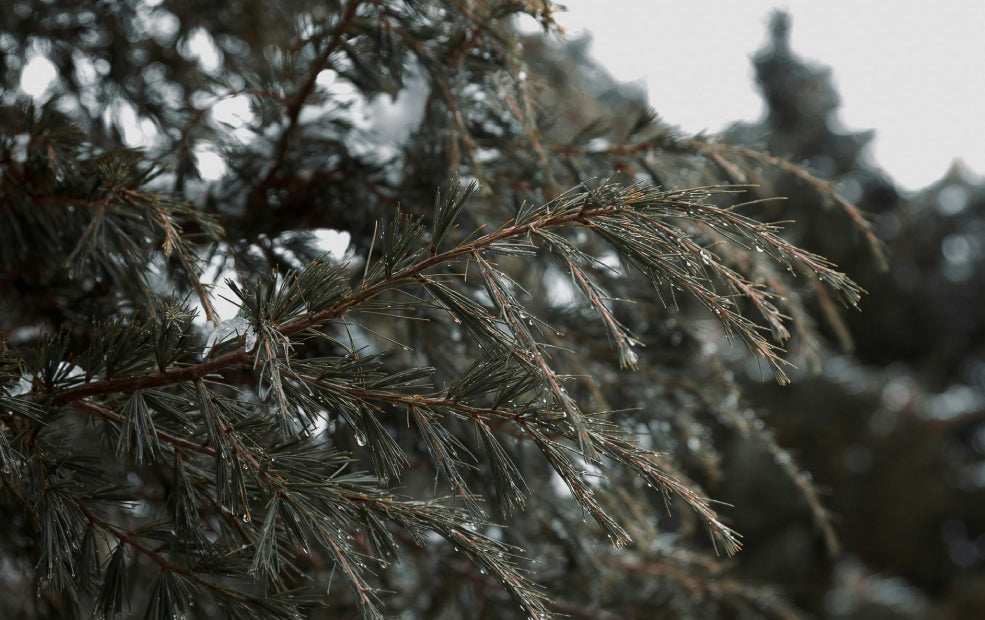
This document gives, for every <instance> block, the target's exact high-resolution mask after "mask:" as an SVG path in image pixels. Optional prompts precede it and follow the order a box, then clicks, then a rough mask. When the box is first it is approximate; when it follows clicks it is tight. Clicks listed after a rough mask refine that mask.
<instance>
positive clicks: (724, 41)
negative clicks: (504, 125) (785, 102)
mask: <svg viewBox="0 0 985 620" xmlns="http://www.w3.org/2000/svg"><path fill="white" fill-rule="evenodd" d="M561 3H562V4H564V5H565V6H567V7H568V12H567V13H562V14H559V15H558V16H557V17H558V22H559V23H560V24H561V25H562V26H563V27H564V28H565V30H566V31H567V33H568V35H569V36H577V35H578V34H579V33H582V32H584V31H585V30H586V29H587V30H588V31H590V32H591V34H592V36H593V44H592V47H591V50H592V52H591V53H592V55H593V56H594V57H595V58H596V59H597V60H598V61H599V62H600V63H601V64H602V65H604V66H605V67H606V68H607V69H608V70H609V72H610V73H612V74H613V76H614V77H615V78H616V79H617V80H620V81H639V80H642V81H643V82H644V83H645V84H646V85H647V90H648V91H649V97H650V103H651V104H652V105H653V107H654V108H655V109H656V110H657V112H658V113H659V114H660V115H661V117H662V118H663V119H664V120H665V121H667V122H669V123H671V124H674V125H678V126H679V127H681V128H682V129H683V130H685V131H688V132H697V131H701V130H703V129H707V130H709V131H719V130H721V129H724V128H725V127H726V126H727V125H728V124H730V123H732V122H734V121H738V120H745V121H754V120H756V119H758V118H760V116H761V115H762V113H763V104H762V102H761V100H760V98H759V94H758V92H757V91H756V88H755V85H754V82H753V69H752V64H751V62H750V57H751V56H752V54H753V53H754V52H755V51H757V50H758V49H760V48H761V47H762V46H763V44H764V43H765V42H766V40H767V25H768V23H769V16H770V13H771V11H772V9H773V8H785V9H787V10H788V11H789V12H790V14H791V15H792V17H793V28H792V31H791V45H792V47H793V50H794V52H795V53H797V54H799V55H800V56H801V57H803V58H806V59H808V60H809V61H813V62H816V63H819V64H823V65H827V66H830V67H831V68H832V70H833V77H834V80H835V87H836V89H837V91H838V93H839V94H840V96H841V102H842V106H841V109H840V119H841V121H842V124H843V126H844V127H845V128H847V129H851V130H863V129H875V130H876V138H875V142H874V144H873V146H872V155H873V156H874V158H875V161H876V163H877V164H878V165H880V166H881V167H882V168H883V169H884V170H886V171H887V172H888V173H889V175H890V176H892V177H893V179H894V180H895V181H896V182H897V183H898V184H899V185H901V186H902V187H904V188H906V189H911V190H912V189H919V188H921V187H924V186H926V185H928V184H930V183H932V182H934V181H936V180H938V179H940V178H941V177H942V176H943V175H944V174H945V172H946V171H947V169H948V167H949V166H950V165H951V162H952V161H953V160H954V159H960V160H962V161H963V162H964V163H965V164H966V165H967V166H968V167H969V168H970V169H971V171H973V172H975V173H976V174H979V175H980V174H983V173H985V1H982V0H938V1H937V2H928V1H926V0H923V1H918V0H892V1H875V0H855V1H848V0H829V1H827V2H817V1H813V2H812V1H810V0H787V1H786V2H783V1H782V0H781V1H777V0H743V1H741V2H739V1H728V0H718V1H712V0H691V1H689V2H681V1H679V0H677V1H667V0H561Z"/></svg>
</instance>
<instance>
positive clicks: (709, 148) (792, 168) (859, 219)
mask: <svg viewBox="0 0 985 620" xmlns="http://www.w3.org/2000/svg"><path fill="white" fill-rule="evenodd" d="M681 144H682V145H684V146H686V147H688V148H691V149H694V150H696V151H698V152H700V153H704V154H708V155H716V156H717V155H718V154H719V153H728V154H732V155H738V156H740V157H743V158H746V159H751V160H753V161H757V162H761V163H764V164H766V165H768V166H771V167H773V168H777V169H778V170H781V171H783V172H785V173H786V174H789V175H791V176H793V177H796V178H797V179H800V180H801V181H803V182H804V183H807V184H808V185H809V186H811V188H813V189H814V190H815V191H816V192H817V193H819V194H821V195H822V196H825V197H826V198H828V199H830V200H832V201H834V203H835V204H837V205H838V206H839V207H840V208H841V210H842V211H844V212H845V213H846V214H847V215H848V217H849V218H851V220H852V223H853V224H854V225H855V227H856V228H857V229H858V230H859V231H861V232H862V234H863V235H864V236H865V240H866V242H867V243H868V245H869V249H870V250H871V252H872V255H873V256H874V257H875V259H876V261H877V262H878V265H879V267H880V268H881V269H883V270H886V269H888V268H889V262H888V260H887V258H886V245H885V243H883V242H882V240H881V239H879V237H877V236H876V233H875V230H874V229H873V228H872V223H871V222H869V220H868V219H866V217H865V216H864V215H863V214H862V212H861V211H859V210H858V207H856V206H855V205H853V204H852V203H850V202H848V201H847V200H845V199H844V198H842V196H841V194H839V193H838V192H836V191H835V190H834V188H832V187H831V183H829V182H828V181H825V180H823V179H820V178H818V177H816V176H814V175H813V174H811V172H810V171H808V170H807V169H806V168H804V167H802V166H798V165H796V164H794V163H793V162H790V161H787V160H785V159H782V158H780V157H776V156H774V155H770V154H769V153H764V152H762V151H757V150H755V149H750V148H747V147H744V146H738V145H734V144H725V143H722V142H715V143H711V142H706V141H703V140H697V139H693V138H691V139H685V140H682V141H681Z"/></svg>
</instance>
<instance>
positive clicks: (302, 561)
mask: <svg viewBox="0 0 985 620" xmlns="http://www.w3.org/2000/svg"><path fill="white" fill-rule="evenodd" d="M553 10H554V8H553V7H552V6H551V5H550V3H548V2H539V1H538V2H506V1H500V0H483V1H479V2H447V3H443V2H434V1H426V2H420V1H413V2H411V1H409V0H408V1H406V2H376V1H371V0H349V1H348V2H339V1H329V2H320V3H316V2H308V1H307V0H297V1H293V0H292V1H290V2H282V1H278V2H266V1H264V0H242V1H238V2H233V3H229V2H207V1H206V2H201V3H195V6H194V7H193V6H192V5H191V4H188V3H180V2H167V1H166V2H163V3H162V2H149V1H147V0H127V1H125V2H120V3H116V4H115V5H114V6H112V7H110V6H109V5H107V4H105V3H103V2H97V1H96V0H91V1H90V0H83V1H82V2H81V3H80V2H79V0H73V1H72V2H67V1H61V0H55V1H53V2H47V3H32V2H28V1H26V0H14V1H13V2H12V3H7V5H5V8H3V9H2V10H0V46H2V47H3V49H4V51H5V53H6V65H5V67H0V71H2V72H3V76H4V78H3V79H4V81H3V86H4V95H3V100H2V108H0V127H2V131H0V263H2V278H0V282H2V286H3V290H4V297H5V299H4V301H3V302H0V316H2V319H3V322H2V326H3V331H2V341H0V353H2V360H0V410H2V412H3V415H2V416H0V463H2V473H0V479H2V489H0V519H2V523H3V527H4V532H5V536H4V540H3V541H2V542H0V559H2V562H3V567H4V568H3V571H4V575H3V577H2V579H3V580H4V582H5V584H6V585H4V586H3V587H4V588H6V589H8V590H9V591H10V592H17V593H18V594H17V595H11V594H5V596H4V601H3V603H2V605H3V606H4V607H5V612H6V613H5V614H3V615H4V617H5V618H68V617H90V616H91V615H92V614H95V616H96V617H105V618H117V617H136V616H141V615H142V616H143V617H146V618H155V619H156V618H162V619H163V618H169V619H170V618H176V617H182V618H185V617H187V618H212V617H216V616H219V617H229V618H284V619H293V618H298V617H312V618H350V617H357V616H361V617H363V618H384V617H402V618H458V617H468V618H480V617H484V618H510V617H530V618H537V619H538V620H542V619H547V618H552V617H562V616H564V615H568V616H572V617H593V618H595V617H598V618H606V617H609V618H623V617H663V616H662V615H660V614H664V615H666V614H671V615H674V614H677V615H674V617H709V615H721V614H733V613H735V614H738V616H737V617H784V618H789V617H794V616H796V612H795V610H793V609H792V608H790V607H789V606H787V605H786V604H785V603H784V602H783V601H782V600H781V599H779V598H777V596H776V593H775V592H774V591H772V590H769V589H764V588H762V587H754V586H751V585H748V584H744V583H742V582H741V581H739V580H737V579H736V578H735V577H734V575H732V574H730V573H729V572H728V570H726V568H725V567H724V566H723V565H722V564H721V563H720V561H719V558H721V557H724V556H732V555H733V554H735V553H736V552H738V551H739V549H740V546H741V544H740V540H741V538H740V535H739V534H738V533H736V532H734V531H733V530H732V529H731V528H730V527H729V525H728V522H729V517H728V511H727V510H726V511H725V513H724V514H722V513H720V512H719V511H720V508H721V507H720V506H718V505H716V504H715V502H714V501H713V499H711V498H712V497H713V495H712V494H711V492H710V491H711V489H710V487H711V486H713V485H714V481H715V479H716V478H717V477H719V476H720V475H726V474H727V472H722V471H720V468H719V467H718V453H717V451H716V448H715V443H716V440H715V434H714V433H719V434H720V433H722V432H729V433H736V434H739V435H742V436H749V437H753V438H755V439H756V440H757V441H759V442H761V443H762V444H763V445H765V446H766V447H767V449H768V450H769V451H770V452H771V453H773V454H774V455H776V457H777V462H778V463H781V464H782V466H783V467H784V468H785V470H786V471H788V473H789V474H790V476H791V477H792V478H793V479H794V480H795V482H797V486H798V488H799V489H800V491H801V493H802V497H803V498H804V499H806V500H807V502H808V504H809V505H810V506H811V508H812V511H813V515H814V518H815V521H816V524H817V526H818V528H819V531H820V532H821V533H822V534H823V536H824V538H825V540H826V542H827V543H828V545H829V546H830V548H831V549H832V550H834V549H835V548H836V545H837V542H836V539H835V537H834V534H833V530H832V527H831V524H830V522H829V519H828V515H827V513H826V512H825V510H824V508H823V506H822V504H821V503H820V501H819V500H818V497H817V494H816V491H815V490H814V489H813V487H812V486H811V485H810V483H809V479H808V478H807V477H806V476H803V475H802V474H801V472H800V471H799V470H798V468H797V467H796V465H794V464H793V462H792V460H791V459H790V457H789V455H788V454H787V453H786V452H784V451H783V450H782V448H780V447H779V446H778V445H777V444H776V442H775V441H774V440H773V439H772V436H771V434H770V433H769V431H768V430H767V429H765V427H764V425H763V424H762V422H761V421H760V420H759V418H758V417H757V416H756V414H755V413H753V412H752V410H748V409H746V408H745V407H744V406H743V405H742V398H741V394H740V393H739V391H738V387H737V383H736V381H735V379H734V375H733V370H732V368H734V367H735V366H736V365H737V364H739V365H741V364H744V363H746V361H748V360H754V363H761V364H762V368H763V371H764V373H768V372H771V373H772V375H773V376H774V377H775V378H776V380H777V381H778V382H779V383H781V384H782V383H787V382H788V381H789V380H790V377H791V369H792V368H793V367H794V362H798V360H801V361H804V362H809V361H810V358H811V354H812V353H814V352H816V351H817V349H818V348H819V347H822V346H824V345H823V344H822V341H821V340H820V339H819V336H818V331H817V326H816V324H815V321H814V319H812V318H811V317H812V316H815V315H816V314H818V310H820V314H819V315H820V316H821V317H823V320H825V321H828V322H830V323H831V324H832V325H838V321H839V319H838V313H837V312H836V311H835V309H834V304H833V303H832V302H833V301H835V300H837V301H840V302H842V303H843V304H844V305H847V306H849V307H855V306H856V305H857V303H858V302H859V298H860V295H861V293H862V291H861V290H860V288H859V287H858V286H857V285H856V284H855V283H854V282H853V281H852V280H851V279H849V278H848V277H847V276H846V275H844V274H842V273H840V272H839V271H838V270H837V269H836V267H835V266H834V265H833V264H831V263H830V262H828V261H827V260H825V259H824V258H822V257H820V256H817V255H815V254H812V253H811V252H809V251H807V250H804V249H801V248H799V247H797V246H796V245H794V244H793V243H792V242H790V241H788V240H787V239H786V238H784V236H783V230H782V226H781V225H780V224H777V223H772V222H769V221H764V220H762V219H761V217H760V215H761V214H762V210H761V209H760V207H761V204H760V203H761V199H762V198H764V197H762V196H758V195H757V194H756V190H755V188H754V187H751V186H747V185H745V183H747V182H748V178H751V176H749V173H748V170H750V169H751V168H753V167H755V166H762V165H766V166H773V167H776V168H779V169H781V170H783V171H785V172H787V173H788V174H790V175H792V176H793V177H794V178H796V179H799V180H801V181H806V182H807V183H808V184H810V185H811V186H812V187H814V188H815V189H816V190H817V191H818V192H819V193H821V194H822V195H825V196H831V197H832V200H835V201H836V202H837V204H838V205H839V206H840V208H841V209H842V210H843V211H845V212H847V213H848V214H849V215H850V216H851V219H852V220H854V221H855V223H856V224H857V225H859V226H860V228H861V230H862V231H863V233H865V234H866V235H867V236H870V240H872V241H873V243H874V237H871V233H870V232H869V228H868V224H867V223H866V222H865V220H864V219H863V218H862V217H861V216H860V215H858V213H857V211H856V210H855V209H854V207H853V206H852V205H850V204H848V203H847V202H845V201H843V200H841V199H839V198H837V196H836V195H835V194H834V193H833V192H831V190H830V188H829V187H828V186H827V184H826V183H825V182H823V181H822V180H820V179H817V178H815V177H814V176H812V175H811V174H810V173H809V172H807V171H806V170H803V169H800V168H798V167H796V166H794V165H792V164H789V163H787V162H785V161H783V160H781V159H778V158H775V157H773V156H771V155H767V154H763V153H760V152H757V151H754V150H751V149H747V148H745V147H739V146H735V145H729V144H723V143H718V142H715V141H712V140H708V139H706V138H702V137H693V138H688V137H684V136H681V135H678V134H677V133H676V132H675V131H673V130H672V129H670V128H668V127H667V126H666V125H664V124H663V123H661V122H660V121H659V120H658V119H657V118H656V116H655V114H653V112H652V111H651V110H649V109H648V108H647V107H646V106H645V105H644V104H643V103H642V102H640V101H639V100H638V99H634V98H633V97H632V96H628V95H625V94H619V93H618V92H616V93H615V94H614V95H613V94H611V93H610V96H608V97H601V96H600V95H599V93H600V92H601V91H602V90H604V87H605V83H590V82H588V81H584V82H580V81H579V80H581V79H582V78H581V77H579V74H578V72H577V71H575V73H574V75H571V74H568V73H565V72H566V71H568V72H570V71H572V69H571V67H572V66H576V63H577V62H581V63H584V61H583V60H582V61H576V60H571V59H569V58H568V57H567V56H565V54H564V53H563V52H562V51H560V48H559V47H557V45H556V44H551V43H549V40H548V39H546V38H540V37H536V36H530V37H526V38H524V37H521V36H520V35H519V34H518V30H517V26H516V25H517V24H518V23H520V21H518V20H520V19H521V18H522V19H524V20H526V21H527V22H528V23H532V22H533V21H536V23H539V24H540V26H541V27H542V28H543V29H544V30H545V31H546V32H547V33H549V35H550V34H551V33H554V32H556V26H555V24H554V22H553V20H552V11H553ZM551 36H553V35H551ZM32 58H34V59H37V58H46V59H47V61H46V62H48V63H50V64H51V65H52V66H53V67H54V68H55V69H56V70H57V78H56V79H55V81H54V82H52V83H51V84H50V85H49V86H48V91H47V93H45V94H43V95H42V96H41V97H40V100H36V101H31V100H30V99H29V98H28V97H27V96H25V95H24V94H22V93H19V92H18V89H17V87H18V84H21V83H22V81H21V80H23V79H24V78H23V77H22V70H24V68H25V67H29V66H31V65H29V62H31V59H32ZM583 68H584V67H583ZM582 73H583V74H585V75H587V74H588V73H589V72H587V71H583V72H582ZM599 79H602V80H603V81H604V78H599ZM230 102H241V103H243V104H244V105H245V108H244V109H243V111H242V113H241V115H240V116H241V118H240V119H239V121H235V120H229V119H228V118H224V117H221V115H220V114H219V111H220V110H221V109H222V108H223V106H224V105H228V104H229V103H230ZM125 118H132V119H135V121H134V122H135V123H137V124H138V125H139V126H140V127H142V128H143V131H144V134H145V135H144V136H143V138H139V139H138V138H134V137H133V135H132V134H133V132H134V131H135V130H134V125H133V124H132V123H131V124H130V125H127V123H126V122H124V121H122V120H120V119H125ZM210 158H212V159H217V158H221V160H222V161H223V162H224V169H223V171H222V174H217V175H216V174H213V175H210V174H205V175H203V174H202V173H203V172H205V171H206V170H205V163H207V162H208V161H210ZM677 187H686V189H677ZM327 230H335V231H343V232H345V233H347V234H348V238H349V240H350V242H349V247H348V251H347V252H346V253H345V255H344V258H341V259H339V258H338V257H337V256H333V255H329V254H328V253H326V251H325V248H324V246H319V235H322V236H324V234H325V232H326V231H327ZM848 230H849V227H848V226H846V234H848ZM223 308H225V309H223ZM728 343H734V344H735V345H736V346H735V348H730V347H729V346H728ZM788 343H792V344H793V345H794V348H793V349H792V351H793V353H792V356H791V355H788V354H787V351H786V347H787V346H788ZM743 349H745V351H746V352H745V353H743V354H740V353H739V352H740V351H742V350H743ZM791 501H792V502H795V501H800V500H799V498H797V497H792V498H791ZM753 508H754V507H753ZM701 532H707V534H708V537H707V538H710V543H709V542H707V538H706V537H705V536H703V535H701ZM24 593H27V594H24ZM661 609H663V611H658V610H661ZM668 610H671V611H668Z"/></svg>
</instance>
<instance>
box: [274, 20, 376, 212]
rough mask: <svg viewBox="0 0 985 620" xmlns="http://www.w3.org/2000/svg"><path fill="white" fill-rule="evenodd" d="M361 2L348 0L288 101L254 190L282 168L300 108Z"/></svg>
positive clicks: (313, 87)
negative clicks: (268, 162)
mask: <svg viewBox="0 0 985 620" xmlns="http://www.w3.org/2000/svg"><path fill="white" fill-rule="evenodd" d="M363 2H364V0H349V4H348V5H346V8H345V11H344V12H343V13H342V15H341V16H340V17H339V23H338V25H336V27H335V30H334V32H333V33H332V39H331V40H330V41H329V43H328V45H326V46H325V49H324V50H322V52H321V54H319V55H318V58H317V59H316V60H315V62H314V63H313V64H312V68H311V70H310V71H309V73H308V77H307V79H305V81H304V83H303V84H302V85H301V88H300V89H298V91H297V93H295V95H294V97H292V98H291V100H290V101H289V102H288V104H287V127H285V128H284V131H283V132H282V133H281V136H280V143H279V144H278V146H277V151H276V155H275V156H274V163H273V165H272V166H271V167H270V170H268V171H267V174H266V176H264V177H263V179H261V180H260V182H259V183H258V184H257V185H256V187H255V189H254V191H258V192H259V191H263V190H265V189H267V188H269V187H270V186H271V185H272V184H273V183H274V181H275V179H276V178H277V174H278V173H279V172H280V170H281V168H283V166H284V161H285V159H286V158H287V151H288V147H289V146H290V142H291V138H292V136H293V135H294V132H295V131H296V130H297V126H298V119H299V118H300V117H301V110H302V109H303V108H304V105H305V103H306V102H307V100H308V98H309V97H310V96H311V93H313V92H314V90H315V85H316V84H317V80H318V74H319V73H321V72H322V70H323V69H324V68H325V66H326V65H327V64H328V60H329V58H330V57H331V55H332V53H333V52H335V51H336V50H337V49H339V47H340V46H341V45H342V43H343V37H344V35H345V33H346V29H347V28H348V27H349V25H350V24H351V22H352V20H353V19H354V18H355V17H356V9H358V8H359V5H360V4H362V3H363Z"/></svg>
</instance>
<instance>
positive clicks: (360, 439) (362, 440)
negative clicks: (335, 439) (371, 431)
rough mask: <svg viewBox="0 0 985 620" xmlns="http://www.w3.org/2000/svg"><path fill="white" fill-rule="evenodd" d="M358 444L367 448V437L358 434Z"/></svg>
mask: <svg viewBox="0 0 985 620" xmlns="http://www.w3.org/2000/svg"><path fill="white" fill-rule="evenodd" d="M356 443H357V444H359V445H360V446H365V445H366V435H363V434H362V433H356Z"/></svg>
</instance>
